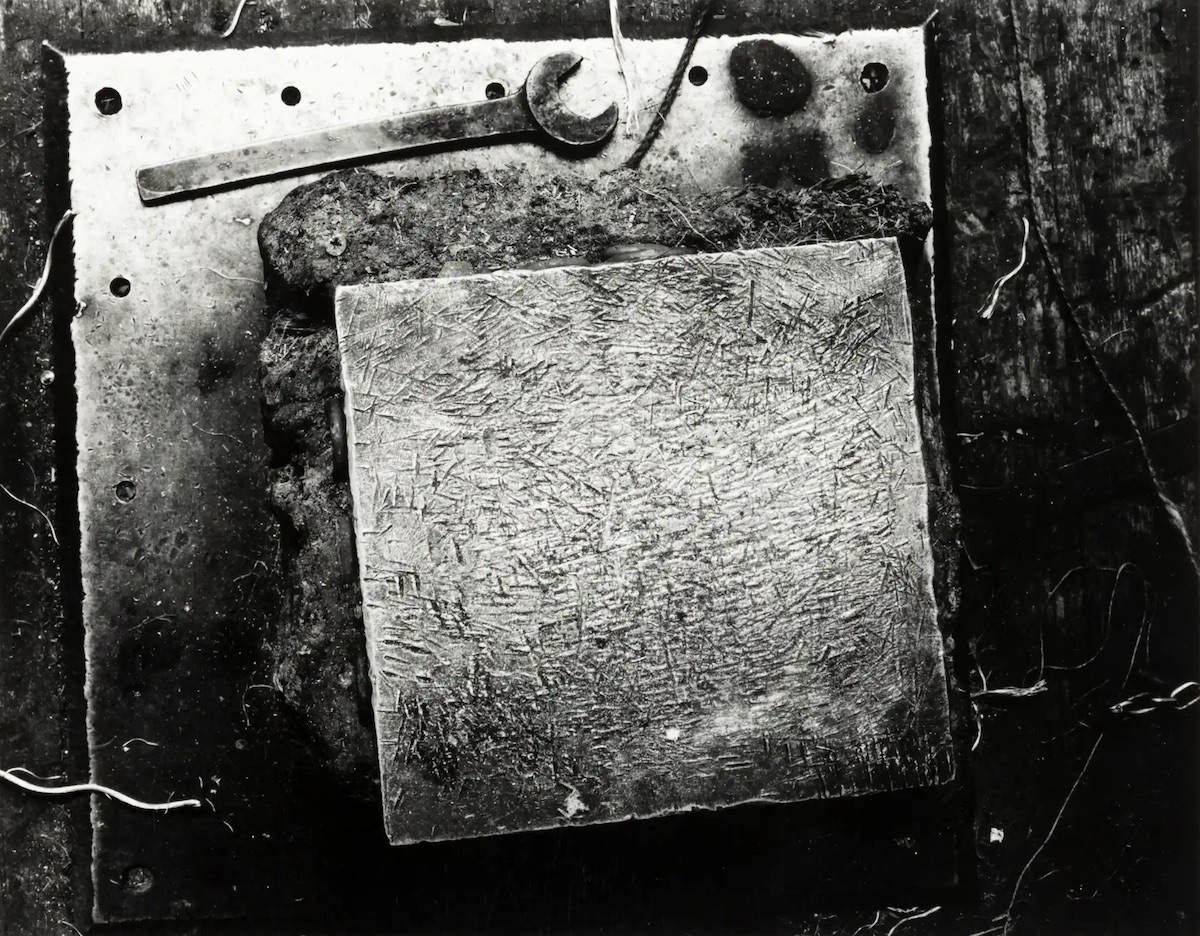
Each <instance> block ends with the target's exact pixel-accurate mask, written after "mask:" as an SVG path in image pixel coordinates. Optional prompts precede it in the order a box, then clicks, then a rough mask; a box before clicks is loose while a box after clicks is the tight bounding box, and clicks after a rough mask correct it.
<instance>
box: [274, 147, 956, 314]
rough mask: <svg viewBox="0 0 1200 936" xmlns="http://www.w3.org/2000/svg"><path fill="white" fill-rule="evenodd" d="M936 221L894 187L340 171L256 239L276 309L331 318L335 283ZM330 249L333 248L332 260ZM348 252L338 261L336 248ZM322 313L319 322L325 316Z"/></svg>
mask: <svg viewBox="0 0 1200 936" xmlns="http://www.w3.org/2000/svg"><path fill="white" fill-rule="evenodd" d="M931 221H932V213H931V212H930V210H929V208H928V207H927V206H926V205H922V204H920V203H917V202H913V201H910V200H907V199H905V198H903V197H902V196H901V195H900V194H899V192H897V191H896V190H895V189H894V188H892V187H891V186H886V185H880V184H879V183H878V182H876V181H872V180H870V179H867V178H865V177H863V176H847V177H845V178H842V179H838V180H836V181H832V182H824V183H821V184H818V185H815V186H811V187H807V188H801V189H791V190H781V189H775V188H768V187H766V186H763V185H749V186H745V187H739V188H731V189H723V190H717V191H713V192H697V191H695V190H694V189H681V188H680V187H679V186H677V185H669V186H668V185H664V184H662V183H658V184H655V183H647V182H646V181H645V180H644V179H642V178H640V177H639V176H638V175H637V174H636V173H632V172H619V173H613V174H611V175H605V176H601V177H600V178H599V179H586V178H583V179H581V178H572V177H569V176H563V175H545V176H539V177H535V178H532V179H531V178H529V176H528V175H527V174H526V173H523V172H521V171H519V170H513V169H504V168H497V169H492V170H488V171H480V170H470V171H466V172H455V173H448V174H445V175H440V176H435V177H432V178H426V179H413V178H392V177H388V176H382V175H379V174H378V173H375V172H370V171H367V170H342V171H339V172H334V173H330V174H329V175H327V176H325V177H324V178H322V179H320V180H319V181H317V182H313V183H311V184H309V185H304V186H299V187H297V188H296V189H294V190H293V191H291V192H289V193H288V195H287V197H286V198H285V199H284V200H283V201H282V202H281V203H280V205H279V206H278V207H277V208H276V209H274V210H273V211H272V212H271V213H270V214H268V215H267V216H266V217H265V218H263V222H262V224H261V225H260V226H259V235H258V239H259V245H260V247H261V249H262V254H263V267H264V270H265V272H266V278H267V289H268V297H269V299H270V301H271V304H272V306H274V307H275V308H276V309H283V310H285V314H286V310H287V309H288V308H289V307H290V308H291V309H292V310H293V311H310V312H311V306H310V305H308V304H307V300H308V298H309V297H311V298H312V299H314V300H315V303H313V305H315V306H316V307H317V309H320V308H321V307H323V308H325V309H326V310H328V309H330V308H331V306H330V304H329V300H330V299H331V298H332V290H333V287H334V286H336V285H338V284H347V283H368V282H390V281H393V280H397V279H409V278H413V279H416V278H420V277H431V276H436V275H437V274H438V273H439V271H441V270H442V269H443V267H444V266H445V265H446V264H447V263H450V262H453V263H455V264H457V265H458V266H456V268H455V272H456V273H458V274H459V275H461V274H463V273H470V272H477V273H486V272H491V271H494V270H499V269H504V268H507V267H512V266H516V265H525V264H528V263H531V262H535V261H538V260H552V259H554V258H561V259H563V260H564V261H568V260H572V259H573V260H577V261H579V262H590V263H595V262H599V261H600V260H604V259H609V258H607V257H606V256H605V253H604V252H605V250H607V249H609V248H611V247H613V246H614V245H618V244H637V243H652V244H654V243H657V244H663V245H667V246H679V245H682V246H686V247H690V248H692V249H694V250H702V251H719V250H738V249H744V248H748V247H760V246H766V245H776V246H783V245H792V244H805V243H812V242H815V241H823V240H847V239H850V238H855V237H893V236H896V235H899V234H909V235H912V236H914V237H921V236H923V235H924V233H925V231H927V230H928V228H929V225H930V223H931ZM331 238H332V239H334V240H335V241H337V239H338V238H340V239H341V240H340V242H336V243H335V245H334V246H333V247H332V248H331ZM343 248H344V249H343ZM316 314H318V315H319V314H320V313H319V312H318V313H316Z"/></svg>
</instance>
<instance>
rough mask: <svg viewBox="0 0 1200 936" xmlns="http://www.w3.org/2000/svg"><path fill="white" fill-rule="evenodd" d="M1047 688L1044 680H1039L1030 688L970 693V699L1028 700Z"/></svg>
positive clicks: (985, 690) (1017, 687)
mask: <svg viewBox="0 0 1200 936" xmlns="http://www.w3.org/2000/svg"><path fill="white" fill-rule="evenodd" d="M1048 688H1049V687H1048V686H1047V685H1046V680H1044V679H1039V680H1038V681H1037V682H1035V683H1034V684H1033V685H1032V686H1012V687H1009V688H1005V689H984V690H982V691H980V692H972V693H971V698H972V699H1028V698H1029V697H1031V696H1037V695H1041V694H1042V693H1043V692H1045V691H1046V690H1047V689H1048Z"/></svg>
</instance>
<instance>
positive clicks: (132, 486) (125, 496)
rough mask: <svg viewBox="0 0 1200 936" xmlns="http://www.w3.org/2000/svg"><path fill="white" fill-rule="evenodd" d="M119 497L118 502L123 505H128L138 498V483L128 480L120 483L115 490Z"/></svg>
mask: <svg viewBox="0 0 1200 936" xmlns="http://www.w3.org/2000/svg"><path fill="white" fill-rule="evenodd" d="M114 493H115V494H116V495H117V500H119V501H120V502H121V503H122V504H128V503H129V502H130V501H131V500H133V499H134V498H135V497H137V482H136V481H131V480H130V479H129V478H126V479H125V480H124V481H118V482H117V486H116V488H115V489H114Z"/></svg>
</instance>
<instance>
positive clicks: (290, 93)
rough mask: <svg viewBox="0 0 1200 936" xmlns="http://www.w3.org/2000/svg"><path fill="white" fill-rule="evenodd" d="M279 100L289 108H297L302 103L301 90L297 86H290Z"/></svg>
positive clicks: (281, 94)
mask: <svg viewBox="0 0 1200 936" xmlns="http://www.w3.org/2000/svg"><path fill="white" fill-rule="evenodd" d="M279 98H280V100H281V101H283V103H284V104H286V105H287V106H288V107H295V106H296V105H297V104H299V103H300V89H299V88H297V87H296V86H295V85H288V86H287V87H286V88H284V89H283V91H282V92H281V93H280V95H279Z"/></svg>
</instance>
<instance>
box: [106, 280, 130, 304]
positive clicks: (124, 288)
mask: <svg viewBox="0 0 1200 936" xmlns="http://www.w3.org/2000/svg"><path fill="white" fill-rule="evenodd" d="M108 291H109V292H110V293H112V294H113V295H114V296H116V297H117V298H118V299H124V298H125V297H126V296H128V295H129V280H127V279H125V277H123V276H118V277H117V278H116V279H114V280H113V281H112V282H111V283H109V284H108Z"/></svg>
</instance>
